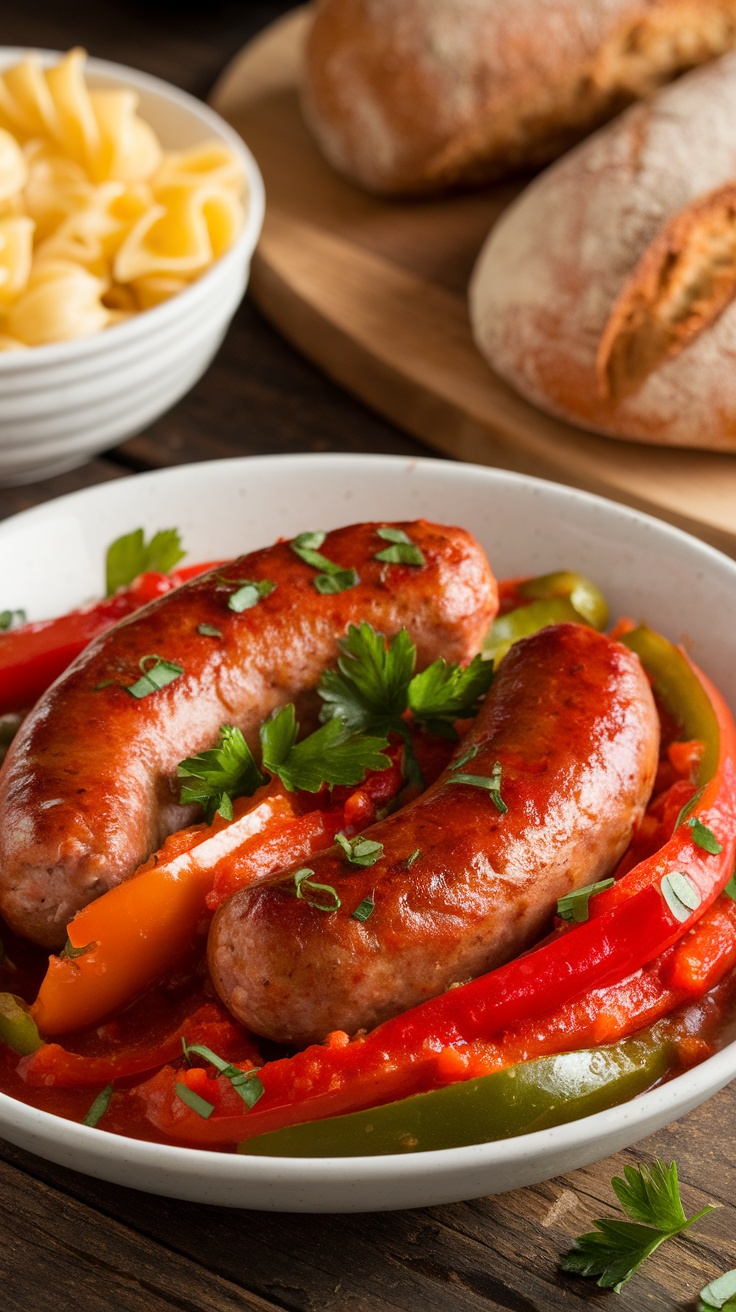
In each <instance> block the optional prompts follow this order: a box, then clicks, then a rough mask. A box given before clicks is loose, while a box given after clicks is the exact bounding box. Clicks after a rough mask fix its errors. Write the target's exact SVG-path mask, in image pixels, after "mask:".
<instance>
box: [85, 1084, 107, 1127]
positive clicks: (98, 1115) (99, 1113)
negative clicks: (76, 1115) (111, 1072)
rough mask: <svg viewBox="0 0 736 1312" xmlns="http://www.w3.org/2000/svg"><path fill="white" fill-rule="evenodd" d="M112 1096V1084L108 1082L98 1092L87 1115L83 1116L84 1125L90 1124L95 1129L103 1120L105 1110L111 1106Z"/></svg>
mask: <svg viewBox="0 0 736 1312" xmlns="http://www.w3.org/2000/svg"><path fill="white" fill-rule="evenodd" d="M111 1098H112V1085H111V1084H107V1085H106V1086H105V1088H104V1089H102V1091H101V1092H100V1093H98V1095H97V1097H96V1098H95V1100H94V1102H93V1103H92V1106H91V1107H90V1109H89V1111H88V1112H87V1115H86V1116H84V1117H83V1118H82V1125H89V1126H91V1127H92V1128H93V1129H94V1127H95V1125H98V1124H99V1122H100V1121H101V1120H102V1118H103V1116H104V1115H105V1112H106V1111H107V1109H108V1107H109V1106H110V1099H111Z"/></svg>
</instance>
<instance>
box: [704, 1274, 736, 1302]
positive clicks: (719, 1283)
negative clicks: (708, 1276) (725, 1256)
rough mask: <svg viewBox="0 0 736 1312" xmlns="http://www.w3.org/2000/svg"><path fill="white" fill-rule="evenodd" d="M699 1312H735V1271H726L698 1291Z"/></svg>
mask: <svg viewBox="0 0 736 1312" xmlns="http://www.w3.org/2000/svg"><path fill="white" fill-rule="evenodd" d="M700 1300H701V1301H700V1312H736V1271H726V1273H725V1274H724V1275H722V1276H718V1278H717V1279H716V1280H711V1282H710V1284H709V1285H706V1286H705V1289H701V1291H700Z"/></svg>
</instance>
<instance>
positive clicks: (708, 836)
mask: <svg viewBox="0 0 736 1312" xmlns="http://www.w3.org/2000/svg"><path fill="white" fill-rule="evenodd" d="M685 824H686V825H687V826H688V828H689V829H692V832H693V842H694V843H697V845H698V847H702V849H703V851H704V852H708V853H710V855H711V856H718V853H719V852H722V851H723V843H719V842H718V839H717V838H716V836H715V834H714V833H713V830H712V829H709V828H708V826H707V825H704V824H703V822H702V820H698V817H697V816H695V815H694V816H691V817H690V819H689V820H686V821H685Z"/></svg>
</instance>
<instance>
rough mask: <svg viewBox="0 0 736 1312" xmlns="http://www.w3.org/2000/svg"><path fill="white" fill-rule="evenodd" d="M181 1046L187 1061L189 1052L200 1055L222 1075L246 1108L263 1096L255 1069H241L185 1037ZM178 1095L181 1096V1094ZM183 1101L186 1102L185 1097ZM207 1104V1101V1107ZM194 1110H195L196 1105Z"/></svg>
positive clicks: (203, 1045) (253, 1104) (261, 1086)
mask: <svg viewBox="0 0 736 1312" xmlns="http://www.w3.org/2000/svg"><path fill="white" fill-rule="evenodd" d="M181 1046H182V1050H183V1052H184V1056H185V1057H186V1059H187V1061H189V1059H190V1054H191V1053H194V1055H195V1056H196V1057H202V1058H203V1059H204V1060H205V1061H208V1062H209V1063H210V1065H211V1066H214V1067H215V1070H216V1071H218V1072H219V1073H220V1075H224V1076H225V1079H227V1080H229V1081H230V1083H231V1084H232V1086H233V1088H234V1090H235V1092H236V1093H237V1094H238V1095H239V1096H240V1097H241V1098H242V1099H243V1102H244V1103H245V1104H246V1106H247V1107H248V1108H250V1107H255V1105H256V1103H257V1102H258V1099H259V1098H262V1097H263V1094H264V1093H265V1090H264V1088H263V1082H262V1081H261V1079H260V1077H259V1075H258V1072H257V1071H256V1070H250V1071H242V1070H241V1069H240V1067H239V1066H233V1065H232V1063H231V1062H229V1061H226V1060H225V1058H224V1057H218V1055H217V1053H216V1052H213V1051H212V1049H211V1048H208V1047H206V1045H205V1044H204V1043H187V1041H186V1039H185V1038H182V1041H181ZM178 1087H179V1086H178V1085H177V1088H178ZM179 1096H180V1097H181V1095H179ZM184 1101H185V1102H186V1099H184ZM202 1101H204V1100H202ZM190 1105H191V1104H190ZM209 1105H210V1104H209V1103H207V1106H208V1107H209ZM194 1110H195V1111H196V1107H195V1109H194ZM207 1115H208V1116H209V1115H210V1113H209V1112H208V1113H207Z"/></svg>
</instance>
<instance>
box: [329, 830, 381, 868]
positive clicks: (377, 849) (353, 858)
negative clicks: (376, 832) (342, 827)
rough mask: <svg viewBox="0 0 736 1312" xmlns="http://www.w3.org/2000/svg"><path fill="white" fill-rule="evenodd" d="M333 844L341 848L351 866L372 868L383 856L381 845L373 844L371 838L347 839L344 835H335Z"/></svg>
mask: <svg viewBox="0 0 736 1312" xmlns="http://www.w3.org/2000/svg"><path fill="white" fill-rule="evenodd" d="M335 842H336V843H337V845H338V847H341V848H342V850H343V852H344V853H345V856H346V857H347V859H348V861H349V862H350V864H351V866H362V867H363V868H365V867H366V866H374V865H375V864H376V861H378V859H379V857H381V856H383V843H375V842H374V841H373V840H372V839H371V838H361V837H360V836H358V837H357V838H347V837H346V836H345V834H343V833H339V834H335Z"/></svg>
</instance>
